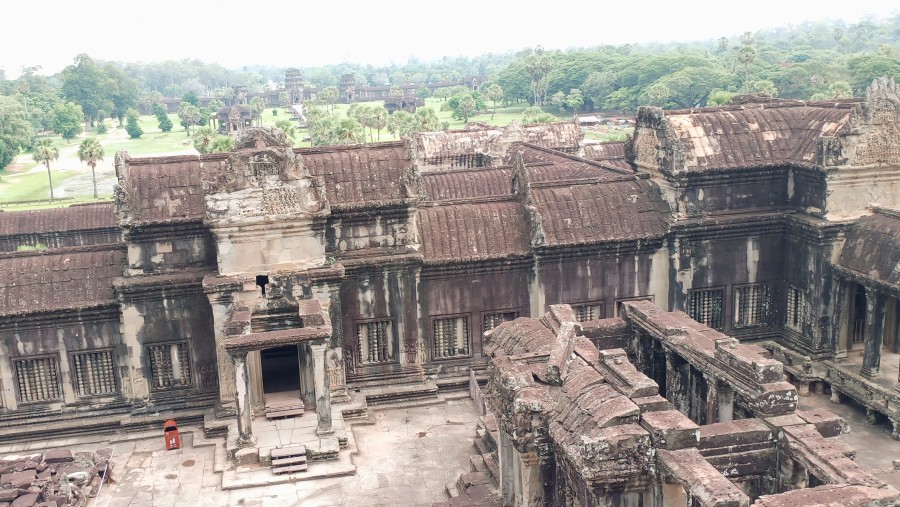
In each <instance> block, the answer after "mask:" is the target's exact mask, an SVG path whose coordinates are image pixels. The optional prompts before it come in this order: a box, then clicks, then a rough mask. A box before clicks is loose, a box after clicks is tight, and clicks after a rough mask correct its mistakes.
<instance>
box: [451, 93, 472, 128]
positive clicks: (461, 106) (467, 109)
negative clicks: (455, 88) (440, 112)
mask: <svg viewBox="0 0 900 507" xmlns="http://www.w3.org/2000/svg"><path fill="white" fill-rule="evenodd" d="M476 108H477V105H476V104H475V99H474V98H472V95H463V96H462V97H460V99H459V102H458V104H457V106H456V109H454V111H453V112H454V115H455V116H457V117H458V118H459V119H461V120H462V121H463V123H468V122H469V118H470V117H471V116H472V115H473V114H475V110H476Z"/></svg>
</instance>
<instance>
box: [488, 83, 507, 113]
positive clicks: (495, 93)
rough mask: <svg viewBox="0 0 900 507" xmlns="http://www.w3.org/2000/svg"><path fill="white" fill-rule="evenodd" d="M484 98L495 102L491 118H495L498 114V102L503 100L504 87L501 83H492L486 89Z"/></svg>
mask: <svg viewBox="0 0 900 507" xmlns="http://www.w3.org/2000/svg"><path fill="white" fill-rule="evenodd" d="M484 98H486V99H488V100H490V101H491V102H493V103H494V109H493V110H492V111H491V119H492V120H493V119H494V115H495V114H497V102H500V101H501V100H503V88H500V85H498V84H496V83H493V84H491V85H490V86H488V87H487V88H486V89H485V90H484Z"/></svg>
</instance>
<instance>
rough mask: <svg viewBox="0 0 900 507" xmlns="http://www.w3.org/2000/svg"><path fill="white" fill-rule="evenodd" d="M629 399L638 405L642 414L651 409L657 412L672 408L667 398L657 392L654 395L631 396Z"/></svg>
mask: <svg viewBox="0 0 900 507" xmlns="http://www.w3.org/2000/svg"><path fill="white" fill-rule="evenodd" d="M631 401H633V402H634V404H635V405H637V406H638V408H639V409H640V411H641V413H642V414H643V413H644V412H651V411H654V412H658V411H661V410H672V405H671V404H670V403H669V400H667V399H665V398H663V397H662V396H660V395H658V394H657V395H656V396H647V397H643V398H632V399H631Z"/></svg>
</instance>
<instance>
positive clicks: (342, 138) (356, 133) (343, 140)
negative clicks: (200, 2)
mask: <svg viewBox="0 0 900 507" xmlns="http://www.w3.org/2000/svg"><path fill="white" fill-rule="evenodd" d="M337 139H338V143H340V144H355V143H358V142H360V140H362V139H365V131H364V130H363V126H362V125H361V124H360V123H359V121H357V120H356V118H341V120H340V121H339V122H338V124H337Z"/></svg>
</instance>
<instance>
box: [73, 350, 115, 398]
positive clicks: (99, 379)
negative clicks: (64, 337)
mask: <svg viewBox="0 0 900 507" xmlns="http://www.w3.org/2000/svg"><path fill="white" fill-rule="evenodd" d="M72 371H73V375H72V377H73V379H74V382H73V383H74V384H75V390H76V391H77V392H78V396H82V397H84V396H101V395H105V394H115V393H116V391H117V390H116V376H115V369H114V368H113V356H112V351H111V350H98V351H93V352H79V353H77V354H72Z"/></svg>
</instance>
